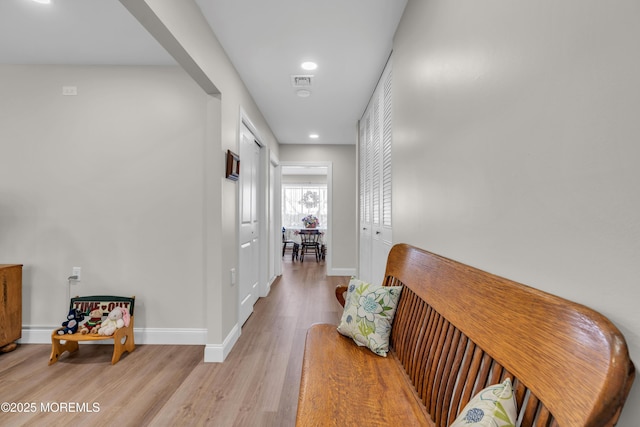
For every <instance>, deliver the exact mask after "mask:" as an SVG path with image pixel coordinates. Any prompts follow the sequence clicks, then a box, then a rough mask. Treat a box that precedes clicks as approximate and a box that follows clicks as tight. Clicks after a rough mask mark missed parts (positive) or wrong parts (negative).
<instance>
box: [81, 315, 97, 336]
mask: <svg viewBox="0 0 640 427" xmlns="http://www.w3.org/2000/svg"><path fill="white" fill-rule="evenodd" d="M87 315H88V316H89V320H87V321H86V322H84V323H83V324H82V325H80V333H81V334H82V335H86V334H89V333H91V334H97V333H98V329H99V327H100V324H101V323H102V310H101V309H99V308H96V309H94V310H91V311H90V312H89V313H87Z"/></svg>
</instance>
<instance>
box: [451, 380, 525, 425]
mask: <svg viewBox="0 0 640 427" xmlns="http://www.w3.org/2000/svg"><path fill="white" fill-rule="evenodd" d="M517 417H518V411H517V409H516V400H515V396H514V395H513V389H512V387H511V380H510V379H509V378H507V379H506V380H504V382H503V383H502V384H496V385H492V386H489V387H487V388H485V389H484V390H482V391H481V392H480V393H478V394H477V395H475V396H474V398H473V399H471V401H470V402H469V403H467V406H465V407H464V408H463V409H462V411H461V412H460V415H458V418H456V420H455V421H454V422H453V424H451V426H450V427H469V426H471V427H473V426H487V427H488V426H491V427H505V426H511V427H514V426H515V425H516V419H517Z"/></svg>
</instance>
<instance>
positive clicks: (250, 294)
mask: <svg viewBox="0 0 640 427" xmlns="http://www.w3.org/2000/svg"><path fill="white" fill-rule="evenodd" d="M259 160H260V146H259V145H258V143H257V142H256V139H255V137H254V135H253V134H252V133H251V131H250V130H249V129H248V128H247V127H246V126H245V125H244V124H243V125H242V128H241V135H240V179H239V183H240V195H239V202H240V203H239V204H240V206H239V212H240V230H239V236H240V242H239V243H240V253H239V260H238V264H239V270H240V271H239V272H238V283H239V285H238V287H239V292H240V311H239V313H240V319H239V321H240V324H241V325H243V324H244V323H245V322H246V321H247V319H248V318H249V316H250V315H251V313H253V305H254V304H255V303H256V301H257V300H258V296H259V286H258V284H259V274H260V273H259V272H260V269H259V267H260V257H259V256H260V245H259V243H260V242H259V235H260V223H259V221H258V188H260V187H259V177H260V173H259V166H260V161H259Z"/></svg>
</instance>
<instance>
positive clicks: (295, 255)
mask: <svg viewBox="0 0 640 427" xmlns="http://www.w3.org/2000/svg"><path fill="white" fill-rule="evenodd" d="M285 232H286V229H285V228H284V227H282V256H283V257H284V252H285V250H286V249H287V245H291V261H295V260H296V258H298V251H299V248H300V245H299V244H298V242H296V241H295V240H289V239H287V238H286V237H285Z"/></svg>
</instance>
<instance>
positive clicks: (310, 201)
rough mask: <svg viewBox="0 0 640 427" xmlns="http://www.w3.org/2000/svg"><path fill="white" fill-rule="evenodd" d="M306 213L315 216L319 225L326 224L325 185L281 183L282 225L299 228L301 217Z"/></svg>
mask: <svg viewBox="0 0 640 427" xmlns="http://www.w3.org/2000/svg"><path fill="white" fill-rule="evenodd" d="M307 215H314V216H316V217H317V218H318V220H319V224H318V226H319V227H326V226H327V185H326V184H283V185H282V226H283V227H285V228H290V227H291V228H301V227H303V226H304V225H303V224H302V218H303V217H305V216H307Z"/></svg>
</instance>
